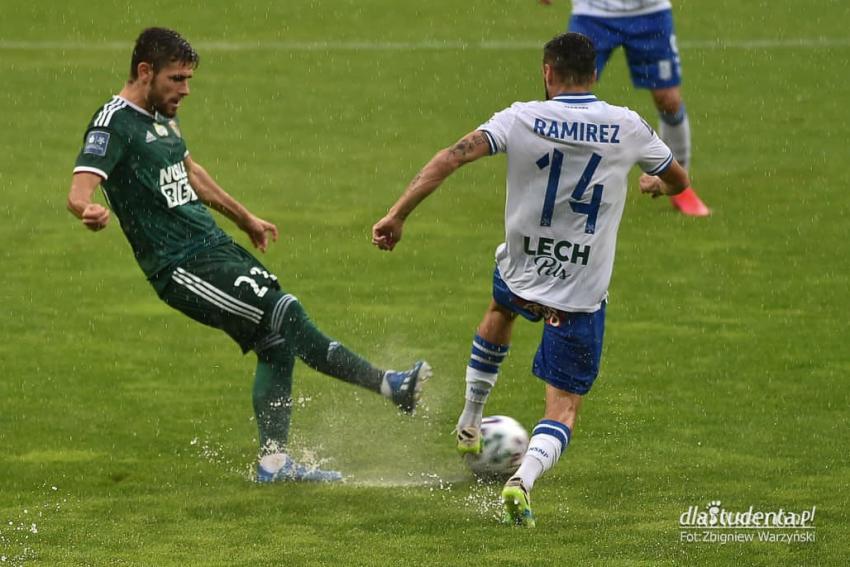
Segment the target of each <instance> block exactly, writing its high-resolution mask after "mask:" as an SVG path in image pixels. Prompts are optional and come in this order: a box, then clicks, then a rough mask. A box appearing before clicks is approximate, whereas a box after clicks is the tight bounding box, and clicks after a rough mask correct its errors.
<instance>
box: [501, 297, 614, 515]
mask: <svg viewBox="0 0 850 567" xmlns="http://www.w3.org/2000/svg"><path fill="white" fill-rule="evenodd" d="M604 330H605V304H604V303H603V305H602V307H601V308H600V309H599V310H598V311H596V312H595V313H569V314H563V316H562V317H560V318H559V321H558V323H557V324H552V323H551V322H547V323H546V324H545V326H544V329H543V338H542V340H541V342H540V348H539V349H538V351H537V355H536V356H535V358H534V366H533V371H534V374H535V375H536V376H537V377H538V378H541V379H542V380H543V381H544V382H546V411H545V413H544V414H543V419H542V420H540V422H538V424H537V425H536V426H535V427H534V429H533V430H532V432H531V438H530V439H529V443H528V449H527V450H526V452H525V455H524V456H523V459H522V462H521V463H520V466H519V469H517V472H516V473H514V475H513V476H512V477H511V478H510V480H508V482H507V483H506V484H505V487H504V489H503V490H502V504H503V506H504V510H505V521H506V522H507V523H511V524H516V525H522V526H526V527H534V525H535V520H534V514H533V513H532V512H531V490H532V488H534V483H535V482H536V481H537V479H538V478H540V476H542V475H543V474H544V473H545V472H546V471H548V470H550V469H551V468H552V467H554V466H555V464H556V463H557V462H558V460H559V459H560V458H561V455H562V454H563V453H564V452H565V451H566V449H567V447H568V445H569V443H570V438H571V436H572V430H573V427H574V425H575V419H576V415H577V414H578V410H579V407H581V402H582V398H583V396H584V395H585V394H587V392H589V391H590V388H591V387H592V386H593V382H594V381H595V380H596V376H597V375H598V373H599V362H600V358H601V355H602V339H603V336H604Z"/></svg>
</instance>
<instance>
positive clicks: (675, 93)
mask: <svg viewBox="0 0 850 567" xmlns="http://www.w3.org/2000/svg"><path fill="white" fill-rule="evenodd" d="M652 100H653V102H654V103H655V108H657V109H658V112H660V113H662V114H670V115H672V114H677V113H678V112H679V110H680V109H681V107H682V92H681V90H680V89H679V87H671V88H669V89H656V90H654V91H652Z"/></svg>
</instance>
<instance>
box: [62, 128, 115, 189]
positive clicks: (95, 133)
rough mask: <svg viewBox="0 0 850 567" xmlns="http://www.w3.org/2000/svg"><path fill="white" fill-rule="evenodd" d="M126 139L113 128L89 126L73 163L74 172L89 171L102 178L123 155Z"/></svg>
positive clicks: (106, 176) (109, 172) (106, 177)
mask: <svg viewBox="0 0 850 567" xmlns="http://www.w3.org/2000/svg"><path fill="white" fill-rule="evenodd" d="M126 149H127V140H126V137H125V136H123V135H122V134H121V133H120V132H119V131H117V130H115V129H113V128H100V127H96V126H89V128H88V130H86V135H85V138H83V147H82V149H80V153H79V155H78V156H77V161H76V162H75V163H74V173H80V172H89V173H94V174H96V175H99V176H101V177H102V178H103V179H104V180H105V179H108V178H109V174H111V173H112V170H113V169H114V168H115V165H116V164H117V163H118V162H119V161H120V160H121V158H122V157H123V156H124V152H125V150H126Z"/></svg>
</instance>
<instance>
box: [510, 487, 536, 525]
mask: <svg viewBox="0 0 850 567" xmlns="http://www.w3.org/2000/svg"><path fill="white" fill-rule="evenodd" d="M502 505H503V506H504V507H505V514H504V516H503V517H502V522H503V523H505V524H510V525H512V526H525V527H526V528H533V527H534V526H535V525H536V522H535V521H534V512H532V511H531V496H529V494H528V490H527V489H526V488H525V485H524V484H523V483H522V479H521V478H519V477H513V478H511V479H510V480H508V482H507V483H505V487H504V488H503V489H502Z"/></svg>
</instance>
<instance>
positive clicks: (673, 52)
mask: <svg viewBox="0 0 850 567" xmlns="http://www.w3.org/2000/svg"><path fill="white" fill-rule="evenodd" d="M622 20H623V26H624V27H623V33H624V34H625V35H626V36H627V37H628V39H627V41H626V42H625V49H626V59H627V61H628V64H629V71H630V73H631V77H632V83H633V84H634V85H635V86H636V87H638V88H645V89H649V90H650V91H651V92H652V100H653V102H654V103H655V108H656V109H657V110H658V116H659V119H660V122H659V129H658V134H659V136H660V137H661V139H662V140H664V143H666V144H667V145H668V146H669V147H670V150H672V152H673V157H674V158H676V161H678V162H679V163H680V164H681V165H682V166H683V167H685V168H687V167H688V165H689V164H690V162H691V125H690V121H689V119H688V113H687V108H686V107H685V104H684V102H683V101H682V93H681V87H680V85H681V82H682V69H681V63H680V60H679V50H678V47H677V46H676V34H675V30H674V28H673V13H672V11H670V10H664V11H661V12H656V13H652V14H647V15H645V16H635V17H633V18H622ZM670 200H671V202H672V204H673V206H674V207H676V208H677V209H678V210H679V211H681V212H682V213H683V214H686V215H689V216H697V217H701V216H707V215H709V214H710V212H711V211H710V210H709V209H708V207H707V206H706V205H705V204H704V203H703V202H702V201H701V200H700V198H699V196H697V194H696V192H695V191H694V190H693V189H692V188H690V187H688V188H687V189H685V191H683V192H682V193H680V194H679V195H675V196H673V197H671V198H670Z"/></svg>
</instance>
